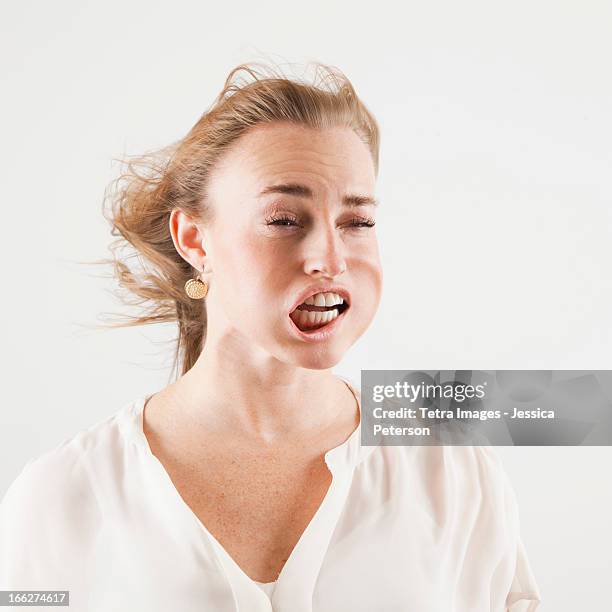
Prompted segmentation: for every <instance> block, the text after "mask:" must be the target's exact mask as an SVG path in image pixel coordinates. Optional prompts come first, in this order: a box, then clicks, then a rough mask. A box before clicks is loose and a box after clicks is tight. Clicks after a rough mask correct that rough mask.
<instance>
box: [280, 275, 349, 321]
mask: <svg viewBox="0 0 612 612" xmlns="http://www.w3.org/2000/svg"><path fill="white" fill-rule="evenodd" d="M328 292H329V293H337V294H338V295H339V296H340V297H342V298H344V301H345V302H347V303H348V305H349V307H350V305H351V294H350V292H349V290H348V289H346V288H345V287H342V286H340V285H334V284H333V283H328V284H321V283H319V284H318V285H310V286H309V287H306V289H304V290H303V291H301V292H300V294H299V295H298V296H297V298H296V300H295V302H294V304H293V306H291V308H290V310H289V314H291V313H292V312H293V311H294V310H295V309H296V308H297V307H298V306H299V305H300V304H301V303H302V302H304V301H305V300H307V299H308V298H309V297H310V296H311V295H315V293H328ZM346 310H348V308H347V309H345V312H346ZM340 316H342V315H340ZM339 318H340V317H338V319H339ZM334 320H337V319H334ZM332 323H333V321H332ZM330 325H331V324H330Z"/></svg>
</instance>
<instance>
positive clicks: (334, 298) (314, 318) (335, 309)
mask: <svg viewBox="0 0 612 612" xmlns="http://www.w3.org/2000/svg"><path fill="white" fill-rule="evenodd" d="M323 304H326V305H323ZM348 308H349V304H348V302H347V301H345V300H344V299H343V298H342V297H340V296H339V295H337V294H329V293H328V294H321V293H318V294H316V295H315V296H311V297H310V298H309V299H308V300H306V301H305V302H304V303H302V304H300V305H299V306H298V307H297V308H296V309H295V310H294V311H293V312H292V313H291V314H290V315H289V316H290V317H291V320H292V321H293V322H294V323H295V325H296V327H297V328H298V329H299V330H300V331H311V330H314V329H320V328H322V327H325V326H326V325H329V324H330V323H331V322H332V321H334V320H335V319H337V318H338V317H339V316H340V315H341V314H342V313H343V312H345V311H346V310H347V309H348Z"/></svg>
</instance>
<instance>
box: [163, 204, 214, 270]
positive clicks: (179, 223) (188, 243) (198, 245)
mask: <svg viewBox="0 0 612 612" xmlns="http://www.w3.org/2000/svg"><path fill="white" fill-rule="evenodd" d="M169 228H170V235H171V236H172V242H174V248H175V249H176V251H177V253H178V254H179V255H180V256H181V257H182V258H183V259H184V260H185V261H186V262H187V263H189V264H191V265H192V266H193V267H194V268H196V269H197V270H199V271H200V272H201V271H203V270H204V268H205V266H206V250H205V248H204V235H203V233H202V231H201V230H200V228H199V227H198V225H197V223H196V221H195V220H194V219H193V218H192V217H190V216H189V215H188V214H187V213H185V212H184V211H182V210H180V209H178V208H175V209H174V210H173V211H172V212H171V213H170V220H169Z"/></svg>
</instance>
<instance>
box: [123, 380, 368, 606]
mask: <svg viewBox="0 0 612 612" xmlns="http://www.w3.org/2000/svg"><path fill="white" fill-rule="evenodd" d="M336 376H338V375H336ZM338 378H340V380H342V381H343V382H344V383H345V384H346V385H347V386H348V388H349V389H350V390H351V392H352V393H353V395H354V397H355V399H356V402H357V406H358V410H359V424H358V425H357V427H356V428H355V429H354V430H353V432H352V433H351V434H350V435H349V437H348V438H347V439H346V440H345V441H344V442H342V443H341V444H339V445H338V446H336V447H334V448H332V449H330V450H328V451H327V452H326V453H325V456H324V458H325V463H326V464H327V466H328V468H329V470H330V472H331V474H332V482H331V484H330V486H329V488H328V490H327V492H326V494H325V497H324V498H323V501H322V502H321V504H320V506H319V508H317V511H316V512H315V514H314V516H313V517H312V519H311V520H310V522H309V523H308V525H307V526H306V528H305V530H304V531H303V532H302V534H301V536H300V538H299V540H298V541H297V543H296V545H295V546H294V548H293V550H292V551H291V554H290V555H289V558H288V559H287V561H286V562H285V564H284V565H283V568H282V569H281V572H280V574H279V576H278V578H277V580H276V586H275V589H274V592H273V594H272V596H271V597H268V595H267V594H266V593H264V592H263V591H262V589H261V588H260V587H259V586H258V585H257V584H256V583H255V581H253V580H252V579H251V578H250V577H249V576H248V575H247V574H246V573H245V572H244V570H243V569H242V568H241V567H240V566H239V565H238V564H237V563H236V561H235V560H234V559H233V558H232V557H231V555H230V554H229V553H228V552H227V551H226V550H225V548H224V547H223V546H222V545H221V543H220V542H219V541H218V540H217V539H216V538H215V537H214V536H213V534H212V533H210V531H208V529H207V528H206V526H205V525H204V524H203V523H202V521H200V519H199V518H198V517H197V515H196V514H195V513H194V512H193V510H191V508H190V507H189V506H188V504H187V503H186V502H185V501H184V500H183V498H182V497H181V495H180V493H179V492H178V490H177V489H176V487H175V486H174V483H173V482H172V479H171V478H170V475H169V474H168V472H167V471H166V469H165V468H164V466H163V465H162V463H161V462H160V461H159V459H158V458H157V457H156V456H155V455H154V454H153V452H152V451H151V448H150V446H149V443H148V440H147V438H146V436H145V434H144V429H143V411H144V406H145V404H146V402H147V400H148V399H149V398H150V397H152V395H153V394H148V395H145V396H142V397H140V398H138V399H137V400H136V401H134V402H133V403H132V404H130V405H128V410H127V411H125V413H124V415H123V419H122V420H121V421H122V422H121V427H122V429H123V431H124V434H125V435H126V436H127V438H128V439H130V440H131V441H132V442H134V443H135V444H136V445H137V446H138V448H139V449H140V450H141V451H142V452H143V454H144V456H145V457H146V459H147V460H148V461H149V462H151V463H152V464H153V465H154V468H155V470H156V472H157V474H158V476H159V477H160V478H161V485H162V486H164V487H165V489H166V491H167V493H168V496H169V499H170V498H174V502H175V503H178V504H179V506H181V508H182V510H183V515H184V517H185V518H186V520H187V521H191V522H192V523H193V525H196V526H197V527H198V528H199V529H200V530H201V531H202V532H203V533H204V534H205V536H206V540H207V542H208V544H209V546H210V547H212V548H213V549H214V552H215V557H216V561H217V563H218V564H219V565H220V566H221V567H222V568H223V571H224V573H225V575H226V577H227V578H228V580H229V582H230V586H231V589H232V592H233V598H234V603H235V606H236V611H237V612H238V611H239V612H270V611H271V610H272V609H273V607H274V609H280V610H290V611H291V612H311V610H312V594H313V591H314V586H315V583H316V580H317V577H318V574H319V571H320V569H321V566H322V564H323V560H324V557H325V554H326V552H327V549H328V546H329V542H330V540H331V537H332V535H333V532H334V529H335V527H336V525H337V523H338V520H339V517H340V513H341V512H342V509H343V507H344V503H345V501H346V498H347V495H348V491H349V488H350V485H351V482H352V476H353V472H354V470H355V468H356V467H357V465H358V464H359V463H360V462H361V461H363V459H365V458H366V457H367V456H368V455H369V454H370V453H371V452H372V451H373V450H374V447H372V446H362V445H361V423H362V418H361V417H362V414H361V397H360V393H359V391H358V390H357V389H356V388H355V387H354V386H353V385H352V383H351V382H350V381H349V380H348V379H346V378H344V377H342V376H338Z"/></svg>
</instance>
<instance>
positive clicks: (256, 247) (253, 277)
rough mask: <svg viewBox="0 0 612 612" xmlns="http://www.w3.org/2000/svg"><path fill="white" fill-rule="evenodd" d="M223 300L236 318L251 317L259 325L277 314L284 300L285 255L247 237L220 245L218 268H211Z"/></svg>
mask: <svg viewBox="0 0 612 612" xmlns="http://www.w3.org/2000/svg"><path fill="white" fill-rule="evenodd" d="M215 274H216V275H217V277H218V284H219V285H220V286H222V287H223V297H224V300H225V301H226V302H228V301H229V302H231V303H232V305H231V307H230V310H231V311H232V312H234V313H235V314H236V315H238V316H245V315H249V316H254V317H255V318H257V319H258V320H259V321H261V320H262V319H266V318H269V317H272V316H273V314H274V313H275V312H277V311H278V305H279V304H278V303H279V300H282V299H283V298H285V299H286V288H287V286H288V284H289V283H288V279H287V277H288V274H289V272H288V270H287V257H286V253H285V256H283V253H281V252H280V251H279V249H278V248H274V246H273V245H270V244H266V243H265V241H263V242H262V241H261V240H256V239H254V238H253V237H249V236H235V237H234V241H233V242H232V243H227V244H225V245H224V249H223V253H221V257H220V266H219V267H215Z"/></svg>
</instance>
